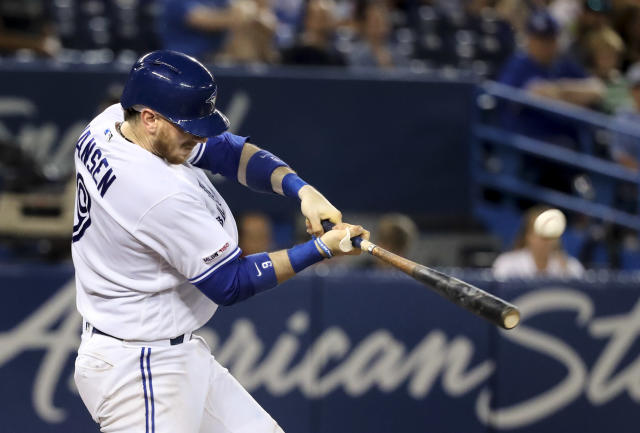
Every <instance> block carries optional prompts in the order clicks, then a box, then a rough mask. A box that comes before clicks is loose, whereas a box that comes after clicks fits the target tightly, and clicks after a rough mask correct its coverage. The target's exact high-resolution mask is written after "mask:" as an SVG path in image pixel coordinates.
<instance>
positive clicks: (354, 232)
mask: <svg viewBox="0 0 640 433" xmlns="http://www.w3.org/2000/svg"><path fill="white" fill-rule="evenodd" d="M347 229H348V232H347ZM355 236H362V239H366V240H369V231H368V230H365V229H364V228H363V227H362V226H358V225H353V224H348V223H340V224H336V225H335V226H334V227H333V229H332V230H329V231H328V232H326V233H325V234H323V235H322V236H321V237H320V239H322V242H324V243H325V244H326V245H327V247H329V249H330V250H331V253H332V254H333V255H334V256H357V255H358V254H360V253H361V252H362V250H361V249H360V248H355V247H353V246H352V245H351V242H350V241H348V240H347V239H349V238H353V237H355ZM341 243H342V244H341ZM346 246H350V247H351V249H349V250H347V248H345V247H346Z"/></svg>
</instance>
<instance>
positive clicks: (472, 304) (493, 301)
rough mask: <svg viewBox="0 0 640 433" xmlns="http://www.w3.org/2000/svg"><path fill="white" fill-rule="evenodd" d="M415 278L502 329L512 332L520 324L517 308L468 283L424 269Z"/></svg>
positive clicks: (419, 267)
mask: <svg viewBox="0 0 640 433" xmlns="http://www.w3.org/2000/svg"><path fill="white" fill-rule="evenodd" d="M412 276H413V277H414V278H415V279H417V280H418V281H420V282H422V283H424V284H427V285H428V286H429V287H431V288H433V289H434V290H435V291H436V292H438V293H439V294H440V295H441V296H443V297H445V298H447V299H448V300H450V301H451V302H454V303H455V304H458V305H459V306H461V307H462V308H464V309H466V310H468V311H470V312H472V313H474V314H476V315H478V316H480V317H482V318H484V319H486V320H488V321H490V322H491V323H494V324H496V325H498V326H500V327H501V328H504V329H512V328H514V327H516V326H517V325H518V323H519V322H520V311H519V310H518V308H517V307H516V306H515V305H513V304H510V303H509V302H507V301H505V300H503V299H500V298H498V297H497V296H494V295H492V294H490V293H488V292H485V291H484V290H482V289H479V288H478V287H475V286H472V285H471V284H469V283H465V282H463V281H460V280H458V279H457V278H454V277H451V276H449V275H446V274H443V273H442V272H438V271H436V270H434V269H430V268H428V267H426V266H423V265H416V266H415V267H414V269H413V271H412Z"/></svg>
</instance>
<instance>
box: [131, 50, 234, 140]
mask: <svg viewBox="0 0 640 433" xmlns="http://www.w3.org/2000/svg"><path fill="white" fill-rule="evenodd" d="M217 95H218V90H217V86H216V82H215V79H214V78H213V75H212V74H211V72H209V70H208V69H207V68H206V67H205V66H204V65H203V64H202V63H200V62H199V61H197V60H196V59H194V58H193V57H190V56H187V55H186V54H182V53H178V52H176V51H167V50H160V51H153V52H151V53H147V54H145V55H144V56H142V57H140V58H139V59H138V60H137V61H136V63H135V64H134V65H133V68H131V72H130V73H129V78H128V79H127V84H125V86H124V90H123V91H122V97H121V98H120V104H121V105H122V108H125V109H127V108H132V107H134V106H144V107H148V108H150V109H152V110H155V111H157V112H158V113H160V114H162V115H163V116H164V117H166V118H167V119H169V120H170V121H171V122H173V123H175V124H176V125H178V126H179V127H180V128H182V129H183V130H185V131H187V132H189V133H191V134H193V135H197V136H198V137H214V136H216V135H220V134H222V133H223V132H224V131H226V130H227V128H229V120H227V118H226V116H225V115H224V114H222V113H221V112H220V111H218V110H216V97H217Z"/></svg>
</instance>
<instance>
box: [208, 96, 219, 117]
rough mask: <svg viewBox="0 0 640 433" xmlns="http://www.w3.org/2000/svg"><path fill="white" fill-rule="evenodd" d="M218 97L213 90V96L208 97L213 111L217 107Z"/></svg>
mask: <svg viewBox="0 0 640 433" xmlns="http://www.w3.org/2000/svg"><path fill="white" fill-rule="evenodd" d="M217 98H218V95H217V94H216V92H213V93H212V94H211V96H209V98H207V100H206V103H207V104H209V105H210V106H211V111H212V112H213V110H215V109H216V99H217Z"/></svg>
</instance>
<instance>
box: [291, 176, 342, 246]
mask: <svg viewBox="0 0 640 433" xmlns="http://www.w3.org/2000/svg"><path fill="white" fill-rule="evenodd" d="M298 197H300V200H301V203H300V210H301V211H302V215H304V216H305V217H306V224H307V233H309V234H310V235H313V236H321V235H322V234H323V233H324V230H323V229H322V223H321V221H322V220H329V221H331V222H332V223H334V224H340V223H342V213H341V212H340V211H339V210H338V209H336V208H335V207H334V206H333V205H332V204H331V203H330V202H329V200H327V199H326V198H325V197H324V196H323V195H322V194H320V192H318V190H317V189H315V188H314V187H312V186H311V185H305V186H303V187H302V188H301V189H300V192H298Z"/></svg>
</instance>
